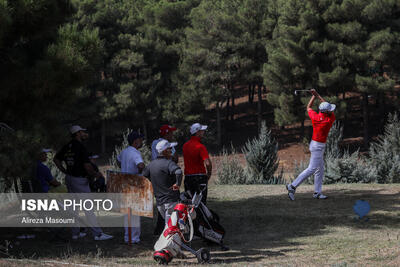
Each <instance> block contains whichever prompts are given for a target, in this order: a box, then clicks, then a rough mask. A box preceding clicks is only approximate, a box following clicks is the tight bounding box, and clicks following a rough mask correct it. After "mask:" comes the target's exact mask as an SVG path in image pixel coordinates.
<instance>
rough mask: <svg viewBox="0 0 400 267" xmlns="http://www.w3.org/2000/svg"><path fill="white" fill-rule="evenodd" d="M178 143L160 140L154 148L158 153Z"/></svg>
mask: <svg viewBox="0 0 400 267" xmlns="http://www.w3.org/2000/svg"><path fill="white" fill-rule="evenodd" d="M177 144H178V143H176V142H175V143H170V142H168V141H167V140H161V141H160V142H158V143H157V145H156V150H157V152H158V154H161V153H162V152H163V151H164V150H166V149H167V148H170V147H174V146H176V145H177Z"/></svg>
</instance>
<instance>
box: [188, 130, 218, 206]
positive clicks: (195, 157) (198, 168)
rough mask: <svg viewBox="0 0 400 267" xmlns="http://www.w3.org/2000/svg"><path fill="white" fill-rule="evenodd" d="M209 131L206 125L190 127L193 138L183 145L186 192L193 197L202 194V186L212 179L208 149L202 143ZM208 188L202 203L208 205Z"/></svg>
mask: <svg viewBox="0 0 400 267" xmlns="http://www.w3.org/2000/svg"><path fill="white" fill-rule="evenodd" d="M206 129H207V126H206V125H201V124H200V123H195V124H193V125H192V126H191V127H190V134H191V135H192V137H191V138H190V140H189V141H187V142H186V143H185V144H184V145H183V161H184V164H185V182H184V184H185V191H189V192H190V193H191V194H192V196H193V195H194V193H195V192H197V193H200V185H201V184H208V180H209V179H210V177H211V172H212V164H211V160H210V157H209V156H208V151H207V149H206V147H205V146H204V145H203V144H202V143H201V138H202V137H203V136H204V132H205V130H206ZM206 201H207V188H206V189H205V190H204V191H203V199H202V202H203V203H204V204H206Z"/></svg>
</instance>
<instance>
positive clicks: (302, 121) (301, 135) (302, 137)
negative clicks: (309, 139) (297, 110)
mask: <svg viewBox="0 0 400 267" xmlns="http://www.w3.org/2000/svg"><path fill="white" fill-rule="evenodd" d="M304 132H305V128H304V119H303V120H301V127H300V137H301V140H300V141H303V139H304Z"/></svg>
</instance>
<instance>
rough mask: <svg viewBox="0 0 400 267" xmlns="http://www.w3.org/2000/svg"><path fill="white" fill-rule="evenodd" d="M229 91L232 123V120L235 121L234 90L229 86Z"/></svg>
mask: <svg viewBox="0 0 400 267" xmlns="http://www.w3.org/2000/svg"><path fill="white" fill-rule="evenodd" d="M229 90H230V92H231V98H232V99H231V103H232V105H231V106H232V108H231V112H230V113H231V121H233V120H234V119H235V92H234V89H233V86H232V85H230V86H229Z"/></svg>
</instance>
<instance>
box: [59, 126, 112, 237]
mask: <svg viewBox="0 0 400 267" xmlns="http://www.w3.org/2000/svg"><path fill="white" fill-rule="evenodd" d="M85 131H86V129H83V128H82V127H80V126H78V125H75V126H72V127H71V129H70V132H71V136H72V140H71V141H70V142H69V143H68V144H66V145H65V146H63V147H62V148H61V150H60V151H59V152H58V153H57V154H56V155H55V157H54V163H55V164H56V166H57V167H58V168H59V169H60V171H62V172H63V173H65V174H66V177H65V182H66V184H67V189H68V193H90V187H89V179H88V178H87V177H91V179H93V178H98V177H101V176H102V174H101V173H100V172H98V171H97V172H96V171H95V170H94V169H93V166H92V165H91V164H90V160H89V156H88V152H87V151H86V148H85V146H84V145H83V144H82V142H83V141H84V140H86V139H87V138H88V134H87V133H86V132H85ZM62 162H64V163H65V165H66V168H65V167H64V166H63V164H62ZM85 216H86V219H87V221H88V222H89V224H90V225H91V227H90V229H91V231H92V233H93V236H94V239H95V240H107V239H111V238H113V236H111V235H107V234H105V233H103V231H102V230H101V228H100V227H98V223H97V219H96V216H95V215H94V213H93V212H90V211H85ZM85 235H86V233H83V232H80V231H79V227H73V228H72V239H74V240H76V239H78V238H79V237H84V236H85Z"/></svg>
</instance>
